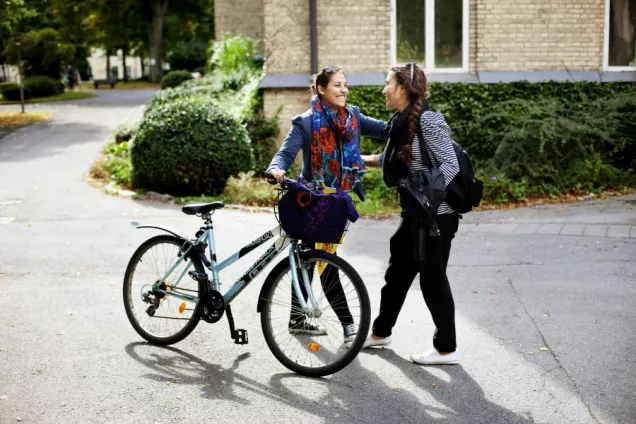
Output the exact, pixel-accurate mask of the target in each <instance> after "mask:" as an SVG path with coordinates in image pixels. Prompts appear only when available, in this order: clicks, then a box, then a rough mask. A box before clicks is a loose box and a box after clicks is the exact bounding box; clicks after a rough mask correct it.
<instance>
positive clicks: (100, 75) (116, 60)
mask: <svg viewBox="0 0 636 424" xmlns="http://www.w3.org/2000/svg"><path fill="white" fill-rule="evenodd" d="M88 64H89V65H90V67H91V71H92V73H93V79H106V78H107V77H106V54H105V51H104V50H102V49H93V50H92V52H91V55H90V57H89V58H88ZM126 66H127V67H129V68H130V72H129V74H128V78H140V77H141V76H142V75H143V74H142V69H141V63H140V60H139V58H138V57H134V56H126ZM110 67H111V69H112V68H115V67H116V68H117V73H118V76H119V79H124V62H123V60H122V54H121V50H119V51H118V52H117V55H116V56H111V57H110Z"/></svg>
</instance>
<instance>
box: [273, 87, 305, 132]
mask: <svg viewBox="0 0 636 424" xmlns="http://www.w3.org/2000/svg"><path fill="white" fill-rule="evenodd" d="M281 107H282V109H281V110H280V113H279V109H280V108H281ZM310 107H311V94H310V93H309V90H308V89H306V88H281V89H268V90H264V91H263V112H264V113H265V116H267V117H273V116H275V115H276V114H277V113H278V116H279V117H280V132H279V134H278V137H277V139H278V142H279V144H280V143H282V141H283V140H284V139H285V136H286V135H287V133H288V132H289V130H290V128H291V118H292V117H294V116H296V115H298V114H301V113H303V112H305V111H306V110H307V109H309V108H310Z"/></svg>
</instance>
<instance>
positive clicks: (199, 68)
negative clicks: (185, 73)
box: [194, 66, 207, 76]
mask: <svg viewBox="0 0 636 424" xmlns="http://www.w3.org/2000/svg"><path fill="white" fill-rule="evenodd" d="M206 71H207V70H206V68H205V66H199V67H198V68H196V69H195V70H194V72H198V73H199V74H200V75H201V76H205V73H206Z"/></svg>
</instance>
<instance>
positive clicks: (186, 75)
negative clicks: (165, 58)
mask: <svg viewBox="0 0 636 424" xmlns="http://www.w3.org/2000/svg"><path fill="white" fill-rule="evenodd" d="M192 78H193V77H192V74H191V73H190V71H170V72H168V73H167V74H166V75H165V76H164V77H163V79H162V80H161V89H162V90H163V89H165V88H174V87H177V86H179V85H181V83H182V82H184V81H187V80H191V79H192Z"/></svg>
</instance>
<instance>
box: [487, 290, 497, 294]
mask: <svg viewBox="0 0 636 424" xmlns="http://www.w3.org/2000/svg"><path fill="white" fill-rule="evenodd" d="M488 294H497V292H493V291H489V292H488Z"/></svg>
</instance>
